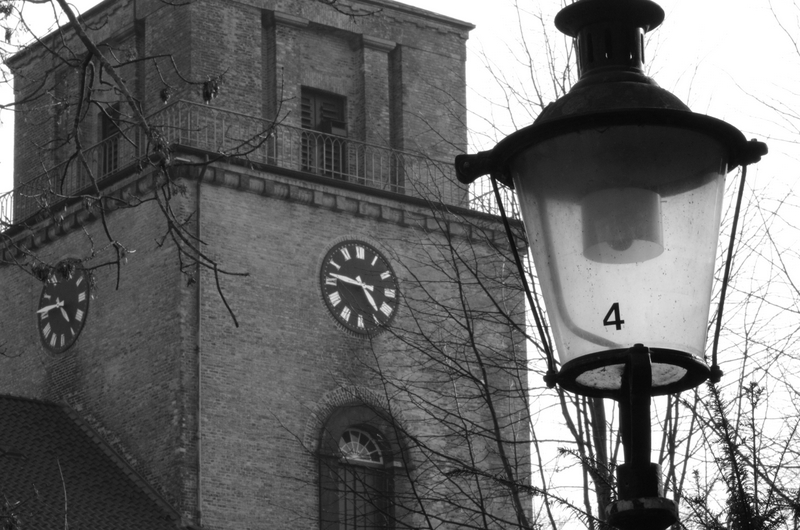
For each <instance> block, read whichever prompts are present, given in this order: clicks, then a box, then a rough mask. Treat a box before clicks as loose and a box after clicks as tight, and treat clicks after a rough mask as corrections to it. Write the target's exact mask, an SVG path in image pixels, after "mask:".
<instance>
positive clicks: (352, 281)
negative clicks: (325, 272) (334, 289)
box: [330, 272, 361, 287]
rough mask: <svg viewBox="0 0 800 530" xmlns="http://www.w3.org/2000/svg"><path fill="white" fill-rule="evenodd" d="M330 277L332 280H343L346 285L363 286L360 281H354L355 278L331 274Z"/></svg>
mask: <svg viewBox="0 0 800 530" xmlns="http://www.w3.org/2000/svg"><path fill="white" fill-rule="evenodd" d="M330 276H331V277H332V278H336V279H337V280H341V281H343V282H345V283H352V284H353V285H358V286H359V287H360V286H361V282H360V281H357V280H354V279H353V278H348V277H347V276H342V275H341V274H334V273H332V272H331V273H330Z"/></svg>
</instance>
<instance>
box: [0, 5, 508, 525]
mask: <svg viewBox="0 0 800 530" xmlns="http://www.w3.org/2000/svg"><path fill="white" fill-rule="evenodd" d="M376 1H377V0H376ZM377 3H378V4H380V5H381V6H383V7H384V8H383V9H382V10H381V11H380V13H378V14H376V15H374V16H370V17H365V18H359V19H358V20H353V19H352V18H350V17H347V16H345V15H342V14H340V13H337V12H335V11H333V10H331V9H327V8H323V7H321V6H320V4H319V3H318V2H314V1H311V0H260V1H256V0H244V1H241V2H225V1H219V0H196V1H195V2H192V3H191V4H190V5H189V6H184V7H172V6H168V5H166V4H164V3H163V2H158V1H155V0H144V1H137V2H135V3H134V2H132V1H129V0H121V1H119V2H112V3H108V4H104V6H105V7H102V9H101V11H102V10H103V9H105V10H109V12H112V13H113V16H112V17H111V18H110V19H109V24H108V25H106V26H104V29H102V30H101V31H104V32H105V33H102V35H105V37H104V38H107V39H111V38H112V37H115V38H120V42H121V43H122V44H123V45H124V46H125V47H126V48H129V49H133V50H136V53H144V54H159V53H172V54H173V55H174V57H175V60H176V63H177V64H178V66H179V68H180V69H181V74H182V75H183V76H184V77H186V78H188V79H191V80H195V81H202V80H205V79H207V78H208V77H209V76H215V75H218V74H219V73H221V72H225V76H224V83H223V85H222V92H221V94H220V97H219V98H217V99H216V100H213V101H212V102H211V103H210V104H212V105H216V106H220V107H224V108H226V109H231V110H234V111H239V112H242V113H248V114H258V113H259V112H260V113H263V114H264V115H270V114H272V115H274V114H277V115H278V116H280V117H283V116H285V117H286V122H287V123H290V124H299V115H300V113H299V94H300V89H301V87H303V86H307V87H311V88H315V89H319V90H327V91H330V92H334V93H337V94H341V95H345V96H346V97H347V98H348V99H347V103H348V104H347V110H346V112H347V121H348V124H349V127H350V131H349V132H350V134H351V135H355V136H358V137H359V139H363V140H367V141H369V142H373V143H378V144H381V145H391V146H393V147H402V148H406V149H421V150H424V151H426V152H428V153H430V154H432V155H434V156H436V157H437V158H448V157H452V156H453V155H454V154H456V153H457V152H459V151H460V150H461V148H463V147H464V145H465V142H466V134H465V129H464V120H463V113H464V110H463V109H464V103H465V91H464V86H463V84H464V76H463V62H464V41H465V39H466V32H467V30H468V26H466V25H460V24H456V23H451V22H447V21H445V20H443V19H441V18H437V17H432V16H427V15H425V14H423V13H422V12H420V11H419V10H415V9H413V8H405V7H404V8H400V6H399V5H398V6H397V9H394V8H393V6H394V4H392V3H391V2H385V1H383V0H380V1H378V2H377ZM375 4H376V2H375V1H373V2H370V3H368V4H365V6H362V7H364V9H370V10H374V7H375ZM134 15H135V19H136V26H135V28H133V30H131V28H130V25H131V23H132V21H133V20H134ZM98 16H99V12H98ZM98 35H100V33H98ZM120 36H122V37H120ZM123 37H124V38H123ZM44 60H45V59H43V56H41V54H38V52H36V51H35V50H34V51H32V52H30V53H28V54H27V55H25V56H21V57H19V58H18V59H17V60H16V63H15V64H16V68H17V70H18V71H19V72H28V73H30V72H35V71H36V69H37V68H40V67H41V65H42V62H41V61H44ZM162 66H163V64H162ZM431 72H436V75H435V76H434V75H430V73H431ZM128 73H129V75H130V76H131V77H132V78H135V79H134V80H133V81H132V82H131V85H130V86H132V87H134V88H135V90H136V91H138V95H139V97H140V98H141V100H142V101H143V105H144V108H145V112H146V113H147V112H149V111H152V110H154V109H156V108H159V106H160V105H162V102H161V99H160V94H159V93H160V91H161V89H162V88H164V86H165V84H164V82H163V81H162V79H161V77H160V75H159V73H158V72H157V71H155V69H153V68H151V67H146V66H139V67H137V68H134V69H132V70H131V71H130V72H128ZM161 73H162V74H163V75H164V79H165V80H166V83H167V84H169V85H171V86H174V87H176V92H175V93H174V94H173V97H175V98H179V97H185V98H189V99H194V100H198V99H199V97H200V96H199V88H198V87H197V86H190V87H186V86H185V85H183V84H182V83H181V82H180V80H179V79H178V76H177V74H175V73H174V72H171V71H170V70H169V68H162V72H161ZM64 75H65V76H67V77H68V76H69V74H68V73H67V74H64ZM24 82H27V81H25V78H24V76H20V81H19V83H20V89H19V92H18V93H19V94H23V93H24V91H25V88H24ZM69 90H70V89H69V88H68V89H67V90H66V92H65V93H69ZM27 116H29V117H30V120H29V121H27V122H26V121H25V120H19V121H18V125H17V137H18V138H17V141H18V142H19V145H20V146H22V147H21V148H20V149H19V150H18V151H17V159H16V160H17V163H18V166H17V167H18V173H17V175H18V178H27V177H25V176H26V175H28V176H29V175H33V174H34V173H35V172H36V167H35V165H34V163H33V160H34V159H35V155H36V153H37V151H36V150H35V149H34V148H33V147H32V146H34V145H37V144H38V145H42V142H44V141H46V140H47V135H48V134H53V132H52V131H56V130H57V127H56V126H55V125H54V126H52V127H39V128H38V129H37V126H36V125H35V120H39V121H44V122H47V123H51V122H49V121H47V120H51V119H52V117H51V116H50V115H49V114H47V113H44V114H41V115H37V114H35V113H34V112H32V113H31V114H28V115H27ZM420 116H424V117H425V119H424V120H422V119H420ZM434 129H435V130H434ZM37 135H40V136H37ZM179 154H180V155H181V156H184V157H188V156H190V155H189V154H188V153H179ZM197 160H200V159H199V158H198V159H197ZM183 176H184V177H185V178H184V179H183V180H182V183H183V184H185V185H186V190H185V194H184V195H183V196H181V197H179V198H176V199H175V200H174V202H173V206H174V207H175V208H176V209H177V210H178V211H181V212H183V213H184V214H186V215H188V214H189V213H192V214H193V216H192V224H191V230H192V231H193V232H194V233H195V234H196V235H197V237H198V238H199V240H201V241H203V242H204V245H206V246H204V250H205V251H206V252H208V254H209V255H210V256H212V257H214V258H215V259H218V260H219V261H220V263H222V265H223V266H224V267H225V268H226V269H228V270H232V271H236V272H238V271H241V272H247V273H248V274H249V276H247V277H231V276H223V277H222V278H221V282H220V286H221V289H222V290H223V292H224V294H225V297H226V298H227V300H229V301H230V303H231V305H232V308H233V311H235V313H236V316H237V318H238V320H239V324H240V325H239V327H238V328H237V327H235V326H234V323H233V321H232V319H231V318H230V317H229V315H228V311H227V309H226V308H225V307H224V304H223V302H222V300H221V299H220V297H219V296H218V293H217V282H216V279H215V278H214V277H213V274H212V273H211V271H209V270H207V269H199V270H197V271H196V278H195V279H196V280H197V281H196V282H195V283H192V284H189V283H187V281H186V278H185V277H183V276H181V275H180V274H179V272H178V264H177V259H176V253H175V249H174V248H173V247H172V246H171V244H170V243H169V242H167V244H166V245H165V246H163V247H161V246H159V245H158V242H159V241H161V240H162V236H163V234H164V232H165V227H164V226H163V222H162V218H161V216H160V215H159V213H158V211H157V209H156V206H155V205H154V204H152V203H151V204H149V205H146V206H142V207H138V208H135V209H129V210H118V211H115V212H113V213H112V214H110V216H109V222H110V228H111V230H112V233H115V234H117V237H118V238H119V239H120V240H121V241H123V242H124V243H125V244H126V245H128V246H129V247H130V249H131V250H136V252H135V253H132V254H130V256H129V257H128V260H127V262H126V264H125V266H124V267H123V268H122V270H121V271H120V276H119V282H120V283H119V288H117V287H116V283H117V279H118V278H117V271H116V269H115V268H113V267H103V266H101V265H102V263H104V261H105V260H106V259H107V258H108V257H109V249H108V248H105V249H100V246H101V245H102V244H103V243H102V242H103V231H102V226H100V223H98V222H97V216H96V215H95V214H93V213H92V212H90V211H86V210H85V209H84V207H83V205H76V206H74V207H72V208H71V209H70V210H69V211H67V212H66V215H65V218H64V219H63V220H62V221H54V220H52V219H50V220H44V221H42V223H41V224H40V225H39V226H38V227H35V228H34V229H33V230H31V232H30V233H29V234H26V235H25V236H24V237H23V240H24V242H25V244H26V245H27V246H28V247H29V248H31V249H33V250H35V251H36V252H37V253H39V254H40V255H41V256H42V258H43V259H48V260H54V261H56V260H58V259H63V258H64V257H71V256H73V257H74V256H78V257H85V256H91V255H93V250H96V251H97V252H96V253H95V254H94V256H93V257H92V258H91V259H89V260H87V261H86V263H85V264H86V266H88V267H98V268H97V269H96V270H95V271H94V275H95V278H96V288H95V290H94V292H95V298H94V299H93V300H92V303H91V308H90V313H89V320H88V322H87V326H86V328H85V330H84V332H83V334H82V336H81V338H80V339H79V341H78V343H77V344H76V346H75V347H74V348H73V349H72V350H70V351H69V352H67V353H66V354H65V355H62V356H60V357H51V356H48V355H46V354H45V353H43V351H42V349H41V347H40V346H39V343H38V339H37V338H36V327H35V320H34V314H35V309H36V305H37V301H38V296H39V291H40V288H41V287H40V284H39V283H38V282H37V280H35V279H34V278H32V277H31V276H29V275H26V274H24V273H23V272H22V271H20V270H19V269H18V268H15V267H0V280H2V282H3V284H4V285H9V288H8V290H7V292H8V293H9V296H11V297H13V298H12V299H13V300H15V304H14V305H13V307H12V306H9V305H4V306H2V307H0V321H2V322H4V330H5V329H8V330H9V332H10V335H8V336H9V337H13V339H12V340H13V351H14V356H11V357H9V358H2V359H0V361H2V363H3V367H2V368H3V369H2V370H0V385H3V388H4V389H7V390H8V391H9V392H10V393H12V394H16V395H21V396H28V397H35V398H42V399H49V400H67V401H68V402H69V403H71V404H72V405H73V407H74V408H75V409H76V410H77V411H78V413H79V414H81V415H82V416H83V417H84V418H86V419H87V421H88V422H89V423H90V424H91V425H92V426H93V427H94V429H95V431H97V432H98V433H99V434H100V435H101V436H103V437H104V438H105V439H106V440H107V441H108V442H109V443H110V444H111V445H113V446H114V447H115V448H116V449H117V452H118V453H119V454H121V455H122V456H123V457H124V458H126V459H127V462H128V464H129V465H130V466H132V467H134V468H135V469H136V470H137V472H138V473H139V474H141V475H142V476H143V477H145V478H146V479H147V480H148V481H149V482H150V483H151V484H153V486H154V487H155V488H156V489H157V490H158V491H159V492H160V495H161V496H163V498H164V499H166V500H167V501H168V502H170V503H171V504H172V506H173V507H174V508H175V509H176V510H178V511H179V512H180V513H181V514H182V516H183V518H184V521H185V522H187V523H191V524H193V525H196V526H200V525H202V527H203V528H204V529H208V530H214V529H220V530H222V529H226V530H227V529H231V530H232V529H242V528H294V527H302V526H306V527H310V528H314V527H316V521H317V516H318V513H317V509H318V508H317V496H318V491H317V482H316V480H317V472H318V471H317V459H316V457H315V455H314V452H315V450H316V442H315V436H316V434H315V433H318V432H319V430H320V427H321V425H323V424H324V423H325V421H326V419H327V418H328V417H329V416H330V414H331V413H332V412H334V410H336V407H341V406H348V405H352V404H356V403H365V404H367V405H368V406H371V407H374V408H375V409H378V410H382V411H386V412H389V413H390V414H391V415H392V416H393V417H394V418H395V421H396V422H397V424H398V426H400V427H401V430H408V431H409V432H411V431H413V432H417V433H420V434H422V435H426V434H427V435H434V434H441V432H442V430H441V426H437V422H436V418H435V417H432V416H430V415H429V413H425V412H422V411H420V410H419V409H418V408H417V407H415V406H414V403H413V402H412V401H411V400H410V399H397V400H394V397H393V399H392V401H391V403H389V402H388V400H387V398H386V395H385V393H384V390H385V389H384V388H383V387H382V385H381V382H380V380H378V379H377V378H376V377H375V372H374V370H375V368H376V366H378V365H380V366H383V367H386V369H387V370H388V373H390V374H393V375H394V376H396V377H399V378H402V377H406V376H415V377H416V376H417V375H419V376H420V378H421V379H423V380H424V378H425V377H427V376H426V374H424V373H419V366H420V365H419V364H417V363H416V361H417V358H416V357H415V356H414V352H412V351H409V348H407V347H404V345H403V343H402V342H400V341H397V340H395V339H394V338H393V337H392V335H391V333H384V334H381V335H379V336H377V337H375V338H374V339H372V340H366V339H363V338H358V337H354V336H352V335H349V334H347V333H344V332H343V331H342V330H340V329H339V328H338V327H337V326H336V325H335V323H334V321H333V319H332V318H330V316H329V315H328V314H327V313H326V311H327V308H326V307H325V306H324V304H323V303H322V300H321V298H320V297H321V294H320V289H319V285H318V273H319V267H320V264H321V260H322V257H323V255H324V254H325V252H326V251H327V249H328V248H329V247H330V245H331V244H333V242H334V241H337V240H339V239H341V238H343V237H349V238H363V239H366V240H369V241H371V242H373V244H374V245H376V246H378V247H379V248H381V249H382V251H383V252H384V253H385V254H386V255H387V256H388V257H389V258H390V260H391V261H392V264H393V265H394V266H395V270H396V271H397V272H398V274H399V275H400V279H401V282H402V283H401V288H402V286H403V285H405V286H410V285H411V284H413V283H414V282H415V281H417V280H418V278H416V277H415V276H417V273H418V272H420V271H422V270H423V269H422V268H421V267H420V265H419V264H421V263H424V262H425V260H426V259H427V260H429V259H430V256H429V255H428V251H429V248H427V246H428V245H431V244H433V243H432V242H433V241H435V242H436V243H435V244H436V245H443V244H446V238H447V237H456V238H457V239H458V241H460V242H464V244H466V243H467V242H469V241H470V239H471V238H472V236H473V235H474V234H475V232H473V231H474V230H475V228H474V226H473V224H472V223H473V222H474V221H476V220H478V221H482V222H486V221H488V225H489V227H488V228H486V229H485V231H484V232H483V233H481V234H480V237H481V238H484V237H488V238H489V239H490V240H494V239H497V240H498V241H500V240H502V236H501V233H500V232H499V231H498V230H499V229H500V227H499V226H496V225H495V224H494V223H493V222H492V221H491V220H488V219H487V218H485V217H481V216H479V215H476V214H470V213H468V212H466V211H462V210H459V209H458V208H455V209H453V213H452V214H444V213H442V212H438V213H437V214H436V215H434V213H433V212H432V211H431V209H430V208H429V207H428V206H427V205H425V204H424V203H423V201H421V200H413V199H403V198H401V197H392V196H390V195H388V194H377V193H372V192H370V190H368V189H364V190H359V189H357V188H355V187H353V186H337V183H336V182H335V181H329V182H318V181H315V180H312V179H309V180H304V179H302V178H294V177H293V176H292V175H289V174H273V173H270V172H267V171H266V170H264V168H261V169H255V168H247V167H244V166H243V165H241V164H233V163H228V162H225V161H218V162H214V163H213V164H211V165H210V166H207V167H202V168H196V170H186V173H185V174H184V175H183ZM152 190H153V175H152V174H141V175H136V176H132V177H131V178H130V179H129V180H127V181H124V182H122V183H121V184H120V185H119V188H118V190H117V193H118V194H119V195H120V196H129V195H132V194H137V195H140V196H143V197H150V196H151V194H152ZM440 191H441V190H440ZM429 192H430V190H427V189H422V190H419V192H418V195H421V196H423V197H426V198H427V197H430V193H429ZM441 192H442V193H444V195H442V196H443V197H445V198H446V199H447V200H448V201H451V202H454V203H456V204H463V196H464V190H463V188H460V187H459V186H458V185H456V184H453V185H452V188H451V189H447V190H443V191H441ZM459 216H464V217H461V218H460V217H459ZM484 224H486V223H484ZM93 245H95V247H93ZM418 268H419V270H417V269H418ZM424 275H431V277H430V278H429V279H430V281H431V283H432V284H435V285H438V287H436V288H435V289H434V291H435V292H436V293H439V294H440V295H441V297H442V298H446V297H447V296H449V291H448V289H449V286H448V283H447V282H446V281H443V279H442V278H439V277H435V273H434V272H431V271H427V272H424ZM425 277H426V278H427V276H425ZM409 303H410V302H409ZM20 307H22V308H23V309H22V310H20V309H19V308H20ZM413 310H414V309H413V307H411V305H408V304H405V303H404V305H403V306H402V307H401V309H400V313H399V314H398V317H397V319H396V321H395V322H396V323H397V325H398V327H402V326H406V327H410V326H412V324H413V320H414V319H413ZM497 340H498V341H499V343H500V344H503V342H502V341H504V340H507V339H506V338H498V339H497ZM437 399H438V398H437ZM443 404H444V405H447V403H443ZM317 442H318V441H317ZM454 449H455V448H454ZM402 491H403V490H402V487H400V488H399V489H398V492H401V493H402ZM412 522H413V521H412Z"/></svg>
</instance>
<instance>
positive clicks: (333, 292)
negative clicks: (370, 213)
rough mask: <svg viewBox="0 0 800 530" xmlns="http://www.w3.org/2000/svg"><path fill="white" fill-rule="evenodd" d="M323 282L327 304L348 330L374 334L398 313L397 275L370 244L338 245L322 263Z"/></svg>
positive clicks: (333, 314) (321, 284) (344, 243)
mask: <svg viewBox="0 0 800 530" xmlns="http://www.w3.org/2000/svg"><path fill="white" fill-rule="evenodd" d="M319 281H320V287H321V288H322V299H323V300H324V302H325V305H326V306H327V307H328V310H329V311H330V313H331V315H332V316H333V318H334V319H335V320H336V322H337V323H338V324H339V325H340V326H342V327H343V328H344V329H346V330H347V331H350V332H352V333H355V334H358V335H374V334H376V333H378V332H379V331H380V330H381V329H383V328H384V327H385V326H387V325H388V324H389V323H390V322H391V321H392V319H393V318H394V315H395V313H397V307H398V295H399V293H398V283H397V276H396V275H395V273H394V271H393V270H392V267H391V266H390V265H389V261H388V260H387V259H386V258H385V257H383V255H382V254H381V253H380V252H379V251H378V249H376V248H375V247H373V246H372V245H370V244H368V243H365V242H363V241H357V240H348V241H342V242H340V243H337V244H336V245H334V246H333V248H331V249H330V250H329V251H328V252H327V254H325V257H324V259H323V260H322V268H321V269H320V273H319Z"/></svg>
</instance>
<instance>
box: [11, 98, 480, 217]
mask: <svg viewBox="0 0 800 530" xmlns="http://www.w3.org/2000/svg"><path fill="white" fill-rule="evenodd" d="M149 122H150V125H151V127H152V129H153V130H154V131H155V132H156V135H157V138H155V139H154V138H153V137H150V138H147V137H146V136H145V134H144V133H143V130H142V129H141V128H138V127H131V128H129V129H128V130H126V131H125V132H123V133H120V134H117V135H114V136H112V137H110V138H107V139H106V140H104V141H102V142H100V143H98V144H96V145H94V146H92V147H90V148H88V149H85V150H84V151H83V153H82V160H81V158H79V157H73V159H71V160H69V162H66V161H63V162H61V163H59V164H55V165H54V167H52V168H50V169H47V170H46V171H43V172H42V173H41V174H40V175H38V176H36V177H34V178H33V179H31V180H29V181H27V182H25V183H23V184H22V185H21V186H18V187H17V188H16V189H15V190H13V191H11V192H8V193H5V194H3V195H0V230H3V229H4V227H7V226H9V225H10V223H11V222H12V220H13V221H14V222H21V221H24V220H26V219H29V218H31V217H32V216H35V215H36V214H38V213H40V212H43V211H48V210H49V209H50V208H52V207H53V206H55V205H58V204H59V203H63V202H64V201H66V200H68V199H74V198H75V197H76V196H80V195H81V194H82V193H87V192H91V190H92V189H93V188H94V187H95V186H97V187H100V188H102V187H103V185H104V184H105V183H106V182H107V181H108V180H109V179H110V178H112V177H114V176H115V175H118V174H119V173H120V172H122V171H136V170H137V169H140V168H144V167H145V166H146V165H147V164H148V160H149V158H148V157H150V158H152V156H153V153H155V152H157V151H158V149H155V147H156V146H155V143H156V142H158V143H161V144H162V145H163V146H166V145H169V146H172V147H175V146H185V147H191V148H194V149H199V150H202V151H205V152H208V153H212V159H213V154H218V155H219V156H220V157H225V158H236V159H240V160H245V161H249V162H253V163H259V164H268V165H272V166H277V167H281V168H285V169H290V170H296V171H301V172H304V173H311V174H316V175H320V176H323V177H328V178H332V179H338V180H344V181H348V182H353V183H356V184H360V185H363V186H368V187H370V188H376V189H381V190H386V191H391V192H395V193H404V194H408V195H415V196H418V197H425V198H429V199H433V200H436V201H439V202H443V203H446V204H452V205H458V206H469V207H471V208H473V209H476V210H480V211H485V212H489V213H496V208H495V207H493V204H494V199H493V198H491V197H489V196H487V195H485V194H483V193H482V190H476V191H478V192H479V193H477V194H468V191H467V190H466V189H465V188H464V187H463V186H461V185H459V184H458V183H457V181H456V178H455V174H454V168H453V164H452V162H445V161H439V160H433V159H430V158H427V157H424V156H418V155H414V154H411V153H406V152H400V151H396V150H393V149H388V148H386V147H381V146H376V145H371V144H368V143H365V142H359V141H355V140H351V139H348V138H344V137H341V136H335V135H331V134H325V133H321V132H317V131H312V130H309V129H301V128H298V127H292V126H289V125H285V124H282V123H275V122H272V121H269V120H264V119H260V118H257V117H254V116H249V115H246V114H241V113H237V112H233V111H229V110H224V109H218V108H214V107H208V106H206V105H202V104H196V103H191V102H187V101H178V102H176V103H174V104H172V105H170V106H168V107H166V108H164V109H163V110H162V111H160V112H158V113H156V114H154V115H152V116H150V118H149Z"/></svg>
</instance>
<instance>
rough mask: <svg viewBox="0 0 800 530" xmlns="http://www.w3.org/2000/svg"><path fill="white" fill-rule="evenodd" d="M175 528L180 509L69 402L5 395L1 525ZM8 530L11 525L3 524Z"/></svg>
mask: <svg viewBox="0 0 800 530" xmlns="http://www.w3.org/2000/svg"><path fill="white" fill-rule="evenodd" d="M18 502H19V503H21V504H20V505H19V506H17V507H16V508H14V509H12V510H11V511H12V512H13V513H14V514H16V515H17V516H18V517H19V520H20V523H21V524H20V528H22V529H23V530H38V529H59V528H62V529H63V528H65V527H66V525H65V524H64V522H65V518H66V521H67V523H68V524H69V528H70V529H81V530H83V529H87V530H128V529H130V530H134V529H136V530H161V529H170V530H174V529H175V528H176V526H177V524H176V518H177V516H178V514H177V512H175V511H174V510H172V509H171V508H170V507H169V506H168V505H166V503H164V502H163V500H160V499H159V498H158V496H157V495H155V494H154V490H152V489H148V487H147V486H146V484H144V483H143V480H142V479H141V478H140V477H139V476H138V475H137V474H136V473H135V472H134V471H133V470H132V469H131V468H130V467H128V466H127V465H126V464H125V463H124V462H123V461H122V460H121V459H119V458H118V457H116V456H115V454H114V453H113V452H112V451H111V450H110V449H109V448H108V447H107V446H105V445H104V444H103V442H102V441H101V440H100V439H99V438H98V437H97V436H95V435H93V433H92V431H91V429H89V428H88V427H86V426H85V425H82V424H81V423H80V421H79V420H77V418H75V417H74V413H73V414H70V412H69V411H68V410H67V409H66V408H64V407H63V406H61V405H57V404H54V403H48V402H43V401H36V400H31V399H24V398H18V397H10V396H0V525H2V524H3V523H4V521H5V516H7V515H8V514H9V510H8V507H9V506H12V507H13V506H15V504H16V503H18ZM3 527H4V526H3Z"/></svg>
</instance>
